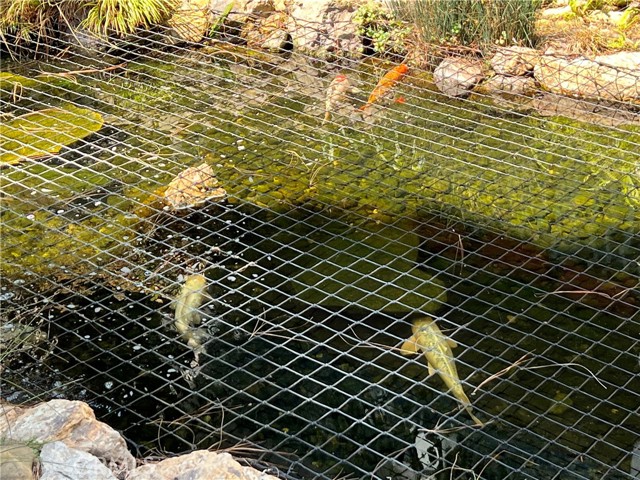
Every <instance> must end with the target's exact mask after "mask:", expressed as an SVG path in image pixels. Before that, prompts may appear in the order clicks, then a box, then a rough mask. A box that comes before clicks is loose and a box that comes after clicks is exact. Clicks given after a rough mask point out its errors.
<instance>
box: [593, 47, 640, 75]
mask: <svg viewBox="0 0 640 480" xmlns="http://www.w3.org/2000/svg"><path fill="white" fill-rule="evenodd" d="M593 60H594V61H595V62H598V63H601V64H603V65H607V66H609V67H615V68H623V69H627V70H630V71H632V72H633V71H635V72H636V73H638V72H640V52H618V53H612V54H610V55H598V56H597V57H595V58H594V59H593Z"/></svg>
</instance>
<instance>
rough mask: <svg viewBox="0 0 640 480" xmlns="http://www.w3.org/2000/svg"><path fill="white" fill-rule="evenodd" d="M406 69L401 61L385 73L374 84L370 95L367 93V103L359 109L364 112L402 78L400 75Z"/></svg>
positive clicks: (404, 72)
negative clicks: (374, 86)
mask: <svg viewBox="0 0 640 480" xmlns="http://www.w3.org/2000/svg"><path fill="white" fill-rule="evenodd" d="M408 70H409V68H408V67H407V66H406V65H405V64H404V63H401V64H400V65H398V66H396V67H394V68H392V69H391V70H389V71H388V72H387V73H385V74H384V76H383V77H382V78H381V79H380V81H379V82H378V84H377V85H376V88H374V89H373V91H372V92H371V95H369V99H368V100H367V103H365V104H364V105H363V106H362V107H360V111H361V112H366V111H367V110H368V109H369V108H370V107H371V105H373V104H374V103H375V102H377V101H378V99H379V98H380V97H382V96H383V95H384V94H386V93H387V92H388V91H389V90H391V89H392V88H393V86H394V85H395V84H396V83H398V82H399V81H400V80H402V77H404V76H405V74H406V73H407V71H408Z"/></svg>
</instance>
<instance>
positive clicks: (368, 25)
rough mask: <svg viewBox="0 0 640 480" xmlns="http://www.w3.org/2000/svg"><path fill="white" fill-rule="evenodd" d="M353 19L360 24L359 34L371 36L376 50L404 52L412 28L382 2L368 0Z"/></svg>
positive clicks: (366, 36)
mask: <svg viewBox="0 0 640 480" xmlns="http://www.w3.org/2000/svg"><path fill="white" fill-rule="evenodd" d="M353 21H354V23H355V24H356V25H357V26H358V30H357V32H358V35H362V36H363V37H365V38H369V39H370V40H371V42H372V47H373V50H374V51H375V52H377V53H383V54H384V53H394V54H402V53H404V51H405V46H404V43H405V39H406V37H407V35H408V34H409V32H410V31H411V29H410V28H409V27H407V26H406V25H405V24H404V23H402V22H401V21H399V20H397V19H396V18H395V16H394V15H393V13H391V12H390V11H389V10H387V9H386V8H384V7H383V6H382V5H380V3H377V2H368V3H366V4H364V5H361V6H360V7H359V8H358V10H357V11H356V14H355V16H354V18H353Z"/></svg>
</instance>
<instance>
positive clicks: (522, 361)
mask: <svg viewBox="0 0 640 480" xmlns="http://www.w3.org/2000/svg"><path fill="white" fill-rule="evenodd" d="M529 355H530V354H529V353H526V354H524V355H523V356H522V357H520V358H519V359H518V360H516V361H515V362H513V363H512V364H511V365H509V366H508V367H506V368H503V369H502V370H500V371H499V372H497V373H494V374H493V375H491V376H489V377H488V378H486V379H485V380H484V381H482V382H481V383H480V384H479V385H478V386H477V387H476V388H474V389H473V391H472V392H471V395H475V394H476V392H477V391H478V390H479V389H480V388H482V387H483V386H484V385H486V384H487V383H489V382H490V381H492V380H495V379H496V378H498V377H500V376H502V375H504V374H505V373H508V372H509V371H511V370H513V369H514V368H516V367H519V366H520V365H522V364H523V363H524V362H526V361H531V360H533V359H532V358H530V357H529ZM528 357H529V358H528ZM570 366H575V367H581V368H584V369H585V370H586V371H587V372H588V373H589V375H591V377H592V378H593V379H594V380H595V381H596V382H598V384H599V385H600V386H601V387H602V388H604V389H605V390H606V388H607V387H606V386H605V385H604V383H602V382H601V381H600V380H599V379H598V377H597V376H596V375H595V374H594V373H593V372H592V371H591V370H589V369H588V368H587V367H585V366H584V365H581V364H580V363H575V362H568V363H552V364H549V365H536V366H533V367H525V368H523V369H524V370H537V369H540V368H549V367H570Z"/></svg>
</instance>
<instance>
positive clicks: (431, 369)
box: [427, 362, 437, 377]
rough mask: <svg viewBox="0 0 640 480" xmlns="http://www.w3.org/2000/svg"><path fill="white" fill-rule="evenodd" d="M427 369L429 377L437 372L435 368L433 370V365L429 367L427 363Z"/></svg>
mask: <svg viewBox="0 0 640 480" xmlns="http://www.w3.org/2000/svg"><path fill="white" fill-rule="evenodd" d="M427 367H428V368H429V376H430V377H431V376H432V375H434V374H436V373H437V370H436V369H435V368H433V365H431V364H430V363H429V362H427Z"/></svg>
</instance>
